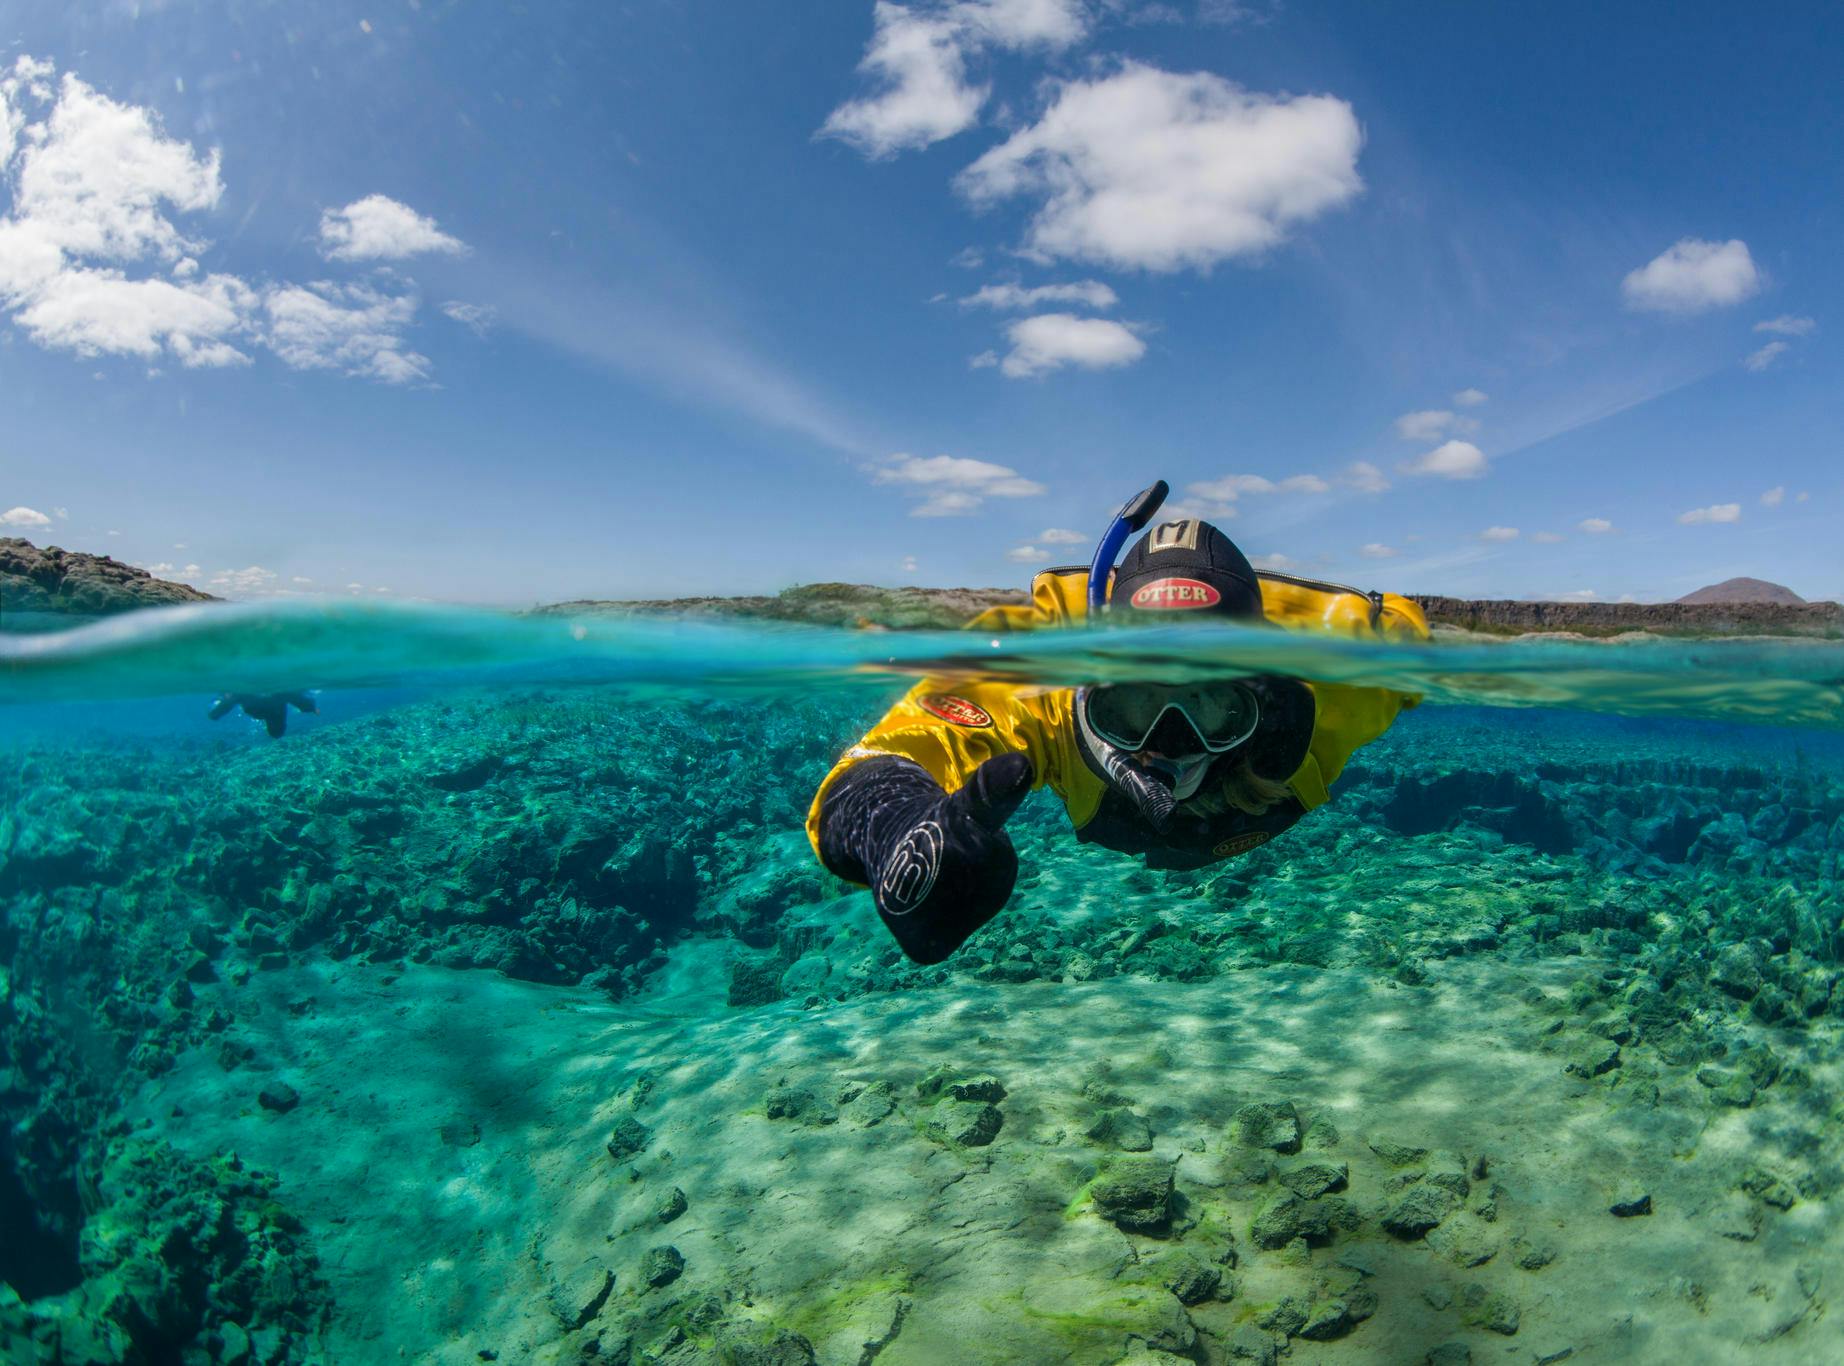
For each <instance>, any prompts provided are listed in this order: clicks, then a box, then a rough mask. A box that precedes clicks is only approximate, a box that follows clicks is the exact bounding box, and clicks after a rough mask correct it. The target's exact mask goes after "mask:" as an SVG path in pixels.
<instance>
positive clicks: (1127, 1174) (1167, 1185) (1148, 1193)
mask: <svg viewBox="0 0 1844 1366" xmlns="http://www.w3.org/2000/svg"><path fill="white" fill-rule="evenodd" d="M1175 1165H1176V1164H1175V1163H1173V1162H1172V1161H1171V1160H1169V1159H1167V1158H1163V1157H1154V1156H1153V1155H1151V1154H1150V1153H1147V1154H1133V1155H1130V1156H1124V1157H1119V1158H1116V1159H1115V1160H1114V1161H1113V1162H1112V1163H1110V1164H1109V1165H1108V1167H1107V1169H1106V1170H1105V1171H1103V1172H1102V1173H1101V1175H1100V1176H1098V1177H1096V1178H1095V1180H1094V1183H1093V1184H1092V1185H1091V1186H1090V1187H1089V1196H1090V1198H1091V1199H1092V1200H1093V1201H1094V1202H1095V1212H1096V1213H1097V1214H1099V1215H1101V1217H1102V1218H1104V1219H1106V1220H1108V1221H1109V1222H1110V1223H1112V1224H1114V1225H1116V1226H1117V1227H1119V1228H1123V1229H1128V1230H1131V1231H1133V1232H1139V1233H1145V1232H1155V1231H1160V1230H1163V1229H1164V1228H1165V1227H1166V1226H1167V1225H1168V1224H1170V1223H1171V1219H1172V1195H1173V1183H1172V1174H1173V1169H1174V1167H1175Z"/></svg>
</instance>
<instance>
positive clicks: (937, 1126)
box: [922, 1100, 1005, 1148]
mask: <svg viewBox="0 0 1844 1366" xmlns="http://www.w3.org/2000/svg"><path fill="white" fill-rule="evenodd" d="M1004 1122H1005V1117H1004V1116H1003V1115H1001V1114H1000V1113H999V1107H998V1106H996V1105H988V1104H987V1103H986V1102H985V1101H983V1100H944V1101H941V1102H940V1103H939V1104H937V1105H936V1106H935V1108H934V1109H932V1110H930V1111H929V1112H928V1118H927V1119H925V1120H924V1121H923V1124H922V1128H923V1132H925V1133H926V1134H927V1135H928V1136H929V1137H930V1138H932V1139H934V1140H935V1141H936V1142H937V1143H957V1144H959V1145H961V1146H962V1147H966V1148H983V1147H985V1146H986V1145H987V1144H988V1143H991V1142H992V1141H993V1139H995V1138H997V1137H998V1136H999V1129H1000V1127H1001V1126H1002V1125H1003V1124H1004Z"/></svg>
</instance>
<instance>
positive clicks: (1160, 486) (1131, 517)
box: [1088, 479, 1172, 625]
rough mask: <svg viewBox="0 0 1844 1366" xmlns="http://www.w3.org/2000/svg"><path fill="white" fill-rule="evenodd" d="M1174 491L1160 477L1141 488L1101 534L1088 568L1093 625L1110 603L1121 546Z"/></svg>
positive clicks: (1150, 518)
mask: <svg viewBox="0 0 1844 1366" xmlns="http://www.w3.org/2000/svg"><path fill="white" fill-rule="evenodd" d="M1171 491H1172V487H1171V485H1170V484H1167V483H1166V482H1165V480H1163V479H1161V480H1158V481H1157V482H1156V483H1154V484H1153V486H1152V487H1151V488H1144V489H1141V490H1140V491H1139V492H1138V493H1136V494H1134V495H1133V497H1131V498H1129V499H1128V500H1127V501H1126V502H1125V503H1123V504H1121V510H1120V511H1119V512H1117V513H1115V514H1114V520H1113V521H1112V522H1110V523H1109V524H1108V529H1107V531H1106V532H1104V533H1103V534H1102V537H1101V543H1100V544H1099V545H1097V546H1096V547H1095V558H1094V559H1093V560H1091V561H1090V562H1089V567H1088V619H1089V623H1090V624H1091V625H1093V624H1095V623H1097V622H1099V621H1100V620H1101V614H1102V612H1103V610H1105V609H1106V607H1107V605H1108V580H1109V579H1110V578H1111V577H1113V574H1114V561H1116V560H1117V559H1119V558H1120V548H1121V547H1122V546H1124V545H1126V544H1127V538H1128V537H1129V536H1131V535H1133V533H1134V532H1136V531H1139V530H1141V529H1142V528H1143V527H1145V525H1146V524H1147V523H1148V522H1150V521H1151V520H1152V519H1153V514H1154V513H1156V512H1158V511H1159V508H1160V507H1161V506H1162V505H1163V504H1164V502H1165V495H1166V494H1168V493H1170V492H1171Z"/></svg>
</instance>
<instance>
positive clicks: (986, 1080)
mask: <svg viewBox="0 0 1844 1366" xmlns="http://www.w3.org/2000/svg"><path fill="white" fill-rule="evenodd" d="M916 1094H917V1095H918V1096H920V1097H921V1098H922V1099H923V1100H935V1099H937V1098H938V1097H941V1096H948V1097H951V1098H952V1099H954V1100H984V1101H992V1102H997V1101H1001V1100H1004V1099H1005V1087H1004V1085H1003V1084H1002V1083H1001V1082H1000V1081H999V1079H998V1078H997V1077H995V1076H993V1075H992V1074H991V1073H989V1072H979V1073H968V1072H966V1071H964V1070H962V1069H961V1068H958V1067H955V1066H953V1065H952V1064H948V1063H943V1064H942V1065H941V1066H939V1067H935V1068H932V1069H931V1070H930V1071H929V1073H928V1074H927V1075H926V1076H924V1077H923V1078H922V1079H921V1080H920V1081H918V1082H917V1083H916Z"/></svg>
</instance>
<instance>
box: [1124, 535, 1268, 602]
mask: <svg viewBox="0 0 1844 1366" xmlns="http://www.w3.org/2000/svg"><path fill="white" fill-rule="evenodd" d="M1108 611H1109V614H1110V615H1112V614H1114V613H1119V614H1120V615H1121V616H1122V617H1125V618H1129V619H1132V620H1135V621H1146V622H1154V621H1160V620H1166V621H1173V622H1177V621H1181V620H1184V619H1186V618H1189V617H1194V616H1208V617H1218V618H1221V617H1231V618H1236V619H1240V620H1245V621H1260V620H1262V611H1261V581H1260V580H1259V579H1258V578H1256V576H1255V568H1254V566H1253V565H1251V564H1250V563H1249V560H1248V556H1246V555H1244V554H1243V553H1242V552H1241V551H1240V550H1239V549H1237V547H1236V543H1235V542H1234V541H1232V540H1230V539H1229V537H1227V536H1225V535H1224V534H1223V533H1222V532H1221V531H1218V530H1217V529H1216V528H1215V527H1213V526H1212V525H1210V523H1208V522H1202V521H1198V520H1197V519H1195V518H1186V519H1184V520H1182V521H1175V522H1161V523H1159V525H1157V526H1155V527H1154V528H1153V529H1152V530H1151V531H1148V532H1147V533H1146V534H1145V535H1144V536H1142V537H1140V539H1139V540H1138V541H1136V542H1134V544H1133V545H1132V547H1131V548H1129V549H1128V551H1127V553H1126V554H1125V555H1124V556H1122V557H1121V562H1120V567H1119V568H1118V569H1117V570H1115V572H1114V587H1113V589H1112V591H1111V592H1110V593H1109V594H1108Z"/></svg>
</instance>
